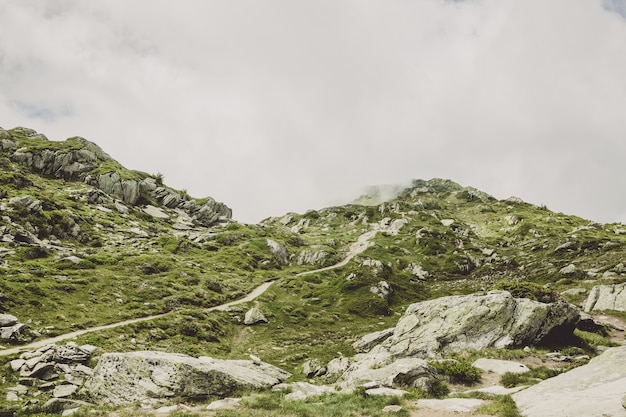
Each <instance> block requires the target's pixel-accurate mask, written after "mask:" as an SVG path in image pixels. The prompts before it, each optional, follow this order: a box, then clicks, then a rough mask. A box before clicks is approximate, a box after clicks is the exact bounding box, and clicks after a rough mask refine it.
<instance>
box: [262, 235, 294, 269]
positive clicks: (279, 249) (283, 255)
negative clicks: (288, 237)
mask: <svg viewBox="0 0 626 417" xmlns="http://www.w3.org/2000/svg"><path fill="white" fill-rule="evenodd" d="M267 246H268V247H269V248H270V252H271V253H272V255H273V256H274V258H275V259H276V260H277V261H278V262H279V263H280V264H282V265H288V264H289V254H288V253H287V249H285V247H284V246H283V245H281V244H280V243H278V242H276V241H275V240H272V239H267Z"/></svg>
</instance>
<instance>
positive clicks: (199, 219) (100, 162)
mask: <svg viewBox="0 0 626 417" xmlns="http://www.w3.org/2000/svg"><path fill="white" fill-rule="evenodd" d="M0 131H1V132H2V134H1V135H0V151H2V152H5V153H7V156H8V157H9V159H10V160H11V161H13V162H16V163H19V164H21V165H24V166H26V167H27V168H28V169H29V170H31V171H32V172H35V173H38V174H41V175H45V176H48V177H54V178H59V179H64V180H71V181H84V182H85V183H87V184H89V185H91V186H92V187H95V188H97V189H99V190H102V191H103V192H105V193H106V194H109V195H111V196H115V197H118V198H120V199H121V200H122V202H124V203H125V204H130V205H137V204H145V198H142V197H146V196H147V197H149V198H154V199H156V200H157V201H158V202H159V203H161V204H163V205H164V206H166V207H168V208H171V209H180V210H182V211H184V212H185V213H187V214H188V215H189V216H190V217H191V219H192V220H194V221H195V223H197V224H198V225H200V226H210V225H212V224H214V223H216V222H218V221H221V220H227V219H230V218H232V210H231V209H230V208H228V207H227V206H226V205H225V204H223V203H219V202H217V201H215V200H213V199H212V198H206V199H202V200H194V199H191V198H189V197H188V196H186V195H184V196H183V195H181V194H180V193H178V192H177V191H175V190H172V189H170V188H168V187H164V186H162V184H160V182H159V183H157V180H156V179H155V178H153V177H150V176H148V175H147V174H141V173H137V172H135V171H129V170H127V169H125V168H123V167H122V166H121V165H119V163H118V162H117V161H115V160H114V159H113V158H111V157H110V156H109V155H108V154H107V153H105V152H104V151H103V150H102V148H100V147H99V146H98V145H96V144H95V143H93V142H90V141H88V140H86V139H84V138H81V137H73V138H70V139H67V140H66V141H65V142H49V141H48V139H47V138H46V137H45V136H43V135H40V134H38V133H37V132H36V131H34V130H32V129H26V128H19V127H18V128H15V129H11V130H8V131H7V130H4V129H0ZM20 140H27V141H28V143H31V144H32V143H33V141H41V143H42V144H43V145H38V146H27V147H21V148H20V147H19V143H20ZM46 142H49V144H50V146H45V145H46ZM15 203H18V204H19V203H20V202H19V201H16V202H15Z"/></svg>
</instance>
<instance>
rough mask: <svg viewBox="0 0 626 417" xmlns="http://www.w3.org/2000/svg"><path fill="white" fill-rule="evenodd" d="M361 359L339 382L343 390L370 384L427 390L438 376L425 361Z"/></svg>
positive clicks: (353, 364) (357, 359) (351, 366)
mask: <svg viewBox="0 0 626 417" xmlns="http://www.w3.org/2000/svg"><path fill="white" fill-rule="evenodd" d="M358 356H359V355H357V357H355V359H356V361H355V362H353V363H352V364H351V365H350V367H349V368H348V370H347V371H346V372H344V374H343V375H341V377H340V378H339V379H338V380H337V383H338V384H339V386H340V387H341V388H342V389H353V388H356V387H360V386H364V385H370V384H373V385H375V386H386V387H411V388H421V389H426V388H427V387H428V386H429V385H430V384H431V383H432V381H434V380H435V379H436V374H437V372H436V371H435V370H434V369H433V368H432V367H431V366H430V365H428V363H427V362H426V360H424V359H418V358H401V359H397V360H394V361H388V360H387V359H389V358H388V357H387V358H385V357H378V356H376V357H373V356H368V357H365V358H359V357H358Z"/></svg>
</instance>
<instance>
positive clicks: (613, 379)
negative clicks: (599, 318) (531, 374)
mask: <svg viewBox="0 0 626 417" xmlns="http://www.w3.org/2000/svg"><path fill="white" fill-rule="evenodd" d="M625 392H626V346H622V347H616V348H611V349H607V350H606V351H605V352H604V353H603V354H602V355H600V356H597V357H595V358H593V359H592V360H591V361H590V362H589V363H588V364H586V365H583V366H581V367H579V368H575V369H573V370H571V371H569V372H566V373H563V374H560V375H557V376H555V377H554V378H550V379H547V380H545V381H542V382H540V383H539V384H537V385H533V386H532V387H530V388H527V389H525V390H523V391H520V392H518V393H517V394H514V395H513V399H514V400H515V403H516V404H517V407H518V409H519V410H520V412H521V413H522V415H524V416H525V417H545V416H567V417H604V416H612V417H619V416H626V409H624V407H623V406H622V396H623V395H624V393H625Z"/></svg>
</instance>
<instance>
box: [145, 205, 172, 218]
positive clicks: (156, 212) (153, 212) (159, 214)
mask: <svg viewBox="0 0 626 417" xmlns="http://www.w3.org/2000/svg"><path fill="white" fill-rule="evenodd" d="M142 210H143V211H144V213H146V214H149V215H150V216H152V217H154V218H155V219H169V218H170V215H169V214H167V213H166V212H164V211H163V210H161V209H160V208H158V207H154V206H152V205H149V204H148V205H147V206H145V207H144V208H143V209H142Z"/></svg>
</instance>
